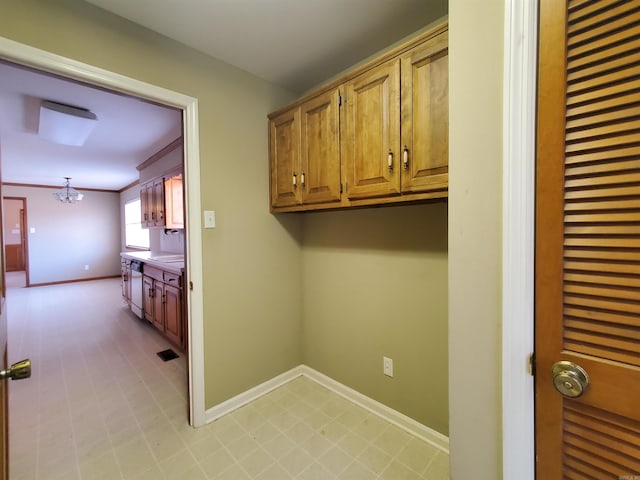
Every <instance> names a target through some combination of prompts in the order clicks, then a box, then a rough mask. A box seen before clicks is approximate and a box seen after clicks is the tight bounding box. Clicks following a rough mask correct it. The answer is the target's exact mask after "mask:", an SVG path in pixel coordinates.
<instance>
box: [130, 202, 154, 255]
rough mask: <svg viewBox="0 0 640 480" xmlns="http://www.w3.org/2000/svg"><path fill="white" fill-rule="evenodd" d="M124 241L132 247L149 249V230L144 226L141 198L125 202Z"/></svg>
mask: <svg viewBox="0 0 640 480" xmlns="http://www.w3.org/2000/svg"><path fill="white" fill-rule="evenodd" d="M124 243H125V245H126V246H127V247H131V248H144V249H147V250H148V249H149V230H147V229H145V228H142V213H141V207H140V199H139V198H137V199H135V200H131V201H129V202H127V203H125V204H124Z"/></svg>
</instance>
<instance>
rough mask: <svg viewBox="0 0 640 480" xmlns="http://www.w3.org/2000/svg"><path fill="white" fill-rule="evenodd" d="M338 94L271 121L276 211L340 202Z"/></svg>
mask: <svg viewBox="0 0 640 480" xmlns="http://www.w3.org/2000/svg"><path fill="white" fill-rule="evenodd" d="M339 115H340V108H339V94H338V90H337V89H334V90H331V91H328V92H324V93H322V94H320V95H317V96H316V97H313V98H311V99H309V100H307V101H305V102H304V103H303V104H302V105H299V106H295V107H293V108H291V109H289V110H286V111H284V112H282V113H279V114H277V115H275V116H272V117H270V119H269V142H270V148H269V150H270V153H269V157H270V169H271V208H272V209H277V208H279V207H291V206H299V205H316V206H318V205H323V206H331V205H332V204H333V203H336V202H340V199H341V193H340V191H341V188H340V116H339Z"/></svg>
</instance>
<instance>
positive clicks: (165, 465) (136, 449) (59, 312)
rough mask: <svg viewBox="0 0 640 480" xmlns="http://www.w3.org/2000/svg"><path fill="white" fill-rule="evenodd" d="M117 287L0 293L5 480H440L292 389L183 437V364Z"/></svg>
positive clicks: (370, 430)
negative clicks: (6, 401) (5, 354)
mask: <svg viewBox="0 0 640 480" xmlns="http://www.w3.org/2000/svg"><path fill="white" fill-rule="evenodd" d="M119 288H120V287H119V282H118V280H117V279H112V280H111V279H110V280H101V281H92V282H82V283H74V284H65V285H54V286H48V287H35V288H11V289H9V290H8V291H7V301H8V315H9V339H10V345H9V360H10V361H11V362H15V361H17V360H20V359H22V358H24V357H30V358H31V360H32V362H33V375H32V378H30V379H28V380H23V381H21V382H12V383H11V385H10V388H11V389H10V446H11V454H10V467H11V480H26V479H29V480H32V479H38V480H49V479H51V480H53V479H65V480H76V479H90V480H101V479H105V480H107V479H108V480H112V479H121V480H122V479H137V480H147V479H148V480H158V479H182V480H199V479H216V480H227V479H228V480H231V479H234V480H245V479H256V480H268V479H269V480H288V479H298V480H307V479H309V480H311V479H322V480H331V479H340V480H342V479H344V480H346V479H353V480H360V479H362V480H369V479H372V480H373V479H381V480H382V479H385V480H405V479H406V480H409V479H416V480H419V479H429V480H444V479H448V478H449V473H448V456H447V455H446V454H444V453H443V452H441V451H440V450H438V449H436V448H435V447H433V446H431V445H429V444H427V443H425V442H423V441H421V440H419V439H417V438H414V437H412V436H411V435H409V434H407V433H406V432H404V431H403V430H401V429H399V428H397V427H395V426H393V425H391V424H389V423H387V422H385V421H383V420H381V419H380V418H379V417H377V416H375V415H372V414H370V413H368V412H367V411H366V410H363V409H361V408H360V407H358V406H356V405H355V404H353V403H351V402H349V401H347V400H345V399H343V398H342V397H340V396H338V395H336V394H335V393H333V392H331V391H329V390H327V389H325V388H324V387H322V386H320V385H318V384H317V383H315V382H313V381H311V380H308V379H306V378H305V377H298V378H297V379H295V380H293V381H291V382H289V383H288V384H286V385H284V386H283V387H280V388H278V389H276V390H274V391H272V392H271V393H269V394H267V395H265V396H263V397H261V398H259V399H258V400H256V401H254V402H252V403H250V404H249V405H246V406H244V407H242V408H240V409H238V410H236V411H235V412H233V413H232V414H229V415H227V416H225V417H223V418H221V419H219V420H217V421H215V422H212V423H211V424H209V425H207V426H205V427H201V428H199V429H193V428H191V427H190V426H189V425H188V424H187V407H186V405H187V398H186V371H185V359H184V357H183V356H182V355H181V356H180V358H178V359H175V360H170V361H168V362H163V361H162V360H160V359H159V358H158V356H157V355H156V352H158V351H160V350H163V349H165V348H169V344H167V343H166V341H165V340H164V339H163V338H162V337H161V336H160V335H158V334H156V332H155V331H154V330H153V328H152V327H150V326H148V325H146V324H144V323H143V322H141V321H139V320H137V319H136V318H135V317H133V316H132V315H131V314H130V312H129V311H128V310H127V308H126V307H125V306H124V305H123V304H122V302H121V301H120V290H119Z"/></svg>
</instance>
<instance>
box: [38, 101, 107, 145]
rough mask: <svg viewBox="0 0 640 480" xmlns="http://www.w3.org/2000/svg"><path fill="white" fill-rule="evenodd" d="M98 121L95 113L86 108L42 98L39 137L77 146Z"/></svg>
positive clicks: (83, 140)
mask: <svg viewBox="0 0 640 480" xmlns="http://www.w3.org/2000/svg"><path fill="white" fill-rule="evenodd" d="M96 123H98V117H96V115H95V113H92V112H90V111H89V110H87V109H86V108H79V107H72V106H71V105H65V104H63V103H57V102H52V101H49V100H43V101H42V104H41V105H40V124H39V125H38V134H39V135H40V137H42V138H44V139H46V140H50V141H52V142H55V143H60V144H62V145H73V146H76V147H79V146H81V145H84V142H86V140H87V137H88V136H89V134H90V133H91V131H92V130H93V128H94V127H95V126H96Z"/></svg>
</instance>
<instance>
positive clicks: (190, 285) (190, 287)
mask: <svg viewBox="0 0 640 480" xmlns="http://www.w3.org/2000/svg"><path fill="white" fill-rule="evenodd" d="M189 290H191V291H193V282H189Z"/></svg>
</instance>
